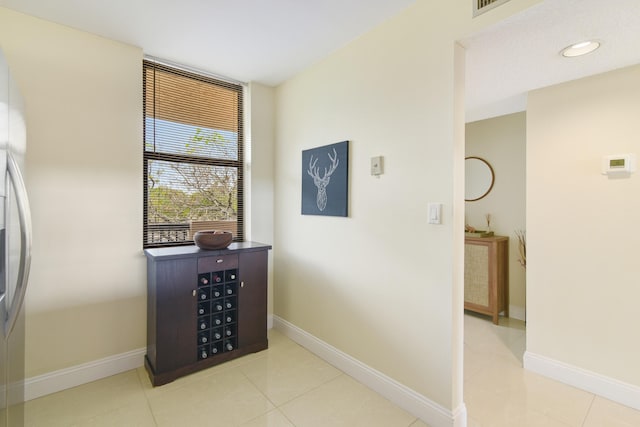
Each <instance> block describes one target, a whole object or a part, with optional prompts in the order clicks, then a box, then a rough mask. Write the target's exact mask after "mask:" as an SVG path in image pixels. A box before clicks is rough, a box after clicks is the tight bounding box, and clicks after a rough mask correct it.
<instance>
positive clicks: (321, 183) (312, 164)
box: [307, 148, 340, 211]
mask: <svg viewBox="0 0 640 427" xmlns="http://www.w3.org/2000/svg"><path fill="white" fill-rule="evenodd" d="M327 156H329V160H331V166H330V167H329V169H328V170H327V168H324V175H322V178H320V172H319V169H320V168H319V167H318V166H316V164H317V163H318V158H317V157H316V159H315V160H314V159H313V155H312V156H311V158H310V159H309V169H308V170H307V173H308V174H309V176H311V177H312V178H313V183H314V184H315V185H316V187H317V188H318V195H317V196H316V203H317V205H318V209H320V211H323V210H324V208H326V207H327V186H328V185H329V180H330V179H331V174H333V172H335V170H336V168H337V167H338V163H340V160H339V159H338V153H337V152H336V149H335V148H334V149H333V157H331V153H327Z"/></svg>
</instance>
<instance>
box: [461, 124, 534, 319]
mask: <svg viewBox="0 0 640 427" xmlns="http://www.w3.org/2000/svg"><path fill="white" fill-rule="evenodd" d="M466 155H467V156H476V157H481V158H483V159H485V160H486V161H488V162H489V164H491V167H492V168H493V170H494V173H495V183H494V186H493V189H492V190H491V192H490V193H489V194H488V195H487V196H486V197H485V198H483V199H481V200H477V201H475V202H466V203H465V216H466V221H467V223H468V224H470V225H471V226H473V227H476V228H477V229H485V228H486V221H485V214H487V213H488V214H491V218H492V220H491V228H492V230H493V231H494V232H495V234H497V235H502V236H508V237H509V305H510V308H511V313H510V315H511V316H512V317H517V318H520V319H522V320H524V317H525V307H526V298H525V291H526V287H525V276H526V275H525V270H524V268H522V266H521V265H520V263H519V262H518V258H519V253H518V239H517V236H516V234H515V232H516V230H524V229H525V228H526V227H525V204H526V203H525V196H526V191H525V190H526V114H525V113H516V114H509V115H507V116H501V117H496V118H493V119H487V120H480V121H477V122H473V123H468V124H467V126H466Z"/></svg>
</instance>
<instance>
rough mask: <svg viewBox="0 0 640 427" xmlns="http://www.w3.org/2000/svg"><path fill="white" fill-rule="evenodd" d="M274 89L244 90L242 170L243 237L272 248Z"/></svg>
mask: <svg viewBox="0 0 640 427" xmlns="http://www.w3.org/2000/svg"><path fill="white" fill-rule="evenodd" d="M275 92H276V91H275V89H274V88H271V87H268V86H264V85H261V84H258V83H251V84H250V85H249V87H248V89H247V91H246V98H245V100H246V102H247V107H248V111H249V117H248V123H249V126H248V127H247V129H248V135H247V148H248V150H247V151H246V153H245V158H246V167H245V171H246V174H247V176H249V177H250V178H249V179H248V183H249V188H248V189H247V191H246V192H245V194H250V195H251V197H247V198H246V199H245V201H246V203H247V206H246V215H247V217H246V218H245V219H246V220H247V237H248V239H249V240H252V241H256V242H260V243H266V244H269V245H273V238H274V236H273V222H274V219H273V215H274V206H273V196H274V185H273V168H274V151H275V149H274V146H275V145H274V144H275ZM268 295H269V298H268V304H269V306H268V309H267V313H269V314H272V313H273V251H271V252H269V289H268Z"/></svg>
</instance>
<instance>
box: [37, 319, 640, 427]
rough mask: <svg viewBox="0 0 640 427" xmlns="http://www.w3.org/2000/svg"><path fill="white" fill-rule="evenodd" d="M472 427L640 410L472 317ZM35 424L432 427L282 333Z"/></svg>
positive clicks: (85, 399) (634, 417) (134, 380)
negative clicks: (537, 368) (565, 375)
mask: <svg viewBox="0 0 640 427" xmlns="http://www.w3.org/2000/svg"><path fill="white" fill-rule="evenodd" d="M464 347H465V383H464V387H465V390H464V399H465V403H466V405H467V412H468V415H469V421H468V426H469V427H502V426H505V427H518V426H535V427H538V426H559V427H567V426H575V427H638V426H640V412H639V411H634V410H632V409H630V408H628V407H625V406H621V405H618V404H616V403H613V402H610V401H608V400H606V399H602V398H600V397H596V396H594V395H593V394H590V393H587V392H584V391H581V390H578V389H575V388H573V387H570V386H566V385H564V384H561V383H558V382H555V381H552V380H549V379H546V378H544V377H541V376H539V375H536V374H533V373H531V372H527V371H524V370H523V369H522V354H523V352H524V348H525V328H524V323H523V322H520V321H517V320H513V319H500V325H497V326H496V325H493V324H492V323H491V321H490V320H488V318H486V317H479V316H474V315H465V343H464ZM25 422H26V425H27V426H46V427H57V426H109V427H111V426H118V427H120V426H141V427H145V426H171V427H174V426H180V427H181V426H223V427H227V426H245V427H267V426H268V427H291V426H294V427H307V426H310V427H313V426H323V427H326V426H345V427H346V426H349V427H351V426H362V427H377V426H379V427H393V426H399V427H400V426H402V427H409V426H411V427H428V426H427V425H426V424H425V423H423V422H422V421H420V420H417V419H416V418H415V417H414V416H412V415H411V414H408V413H407V412H405V411H403V410H402V409H400V408H398V407H397V406H395V405H394V404H392V403H391V402H389V401H388V400H386V399H385V398H383V397H382V396H380V395H378V394H377V393H375V392H373V391H371V390H370V389H368V388H366V387H365V386H363V385H362V384H360V383H358V382H357V381H355V380H354V379H352V378H351V377H349V376H347V375H345V374H343V373H342V372H341V371H339V370H337V369H335V368H334V367H332V366H331V365H329V364H327V363H325V362H324V361H322V360H321V359H319V358H318V357H316V356H315V355H313V354H312V353H310V352H308V351H307V350H305V349H304V348H302V347H300V346H299V345H297V344H296V343H294V342H293V341H291V340H289V339H288V338H286V337H285V336H283V335H282V334H280V333H279V332H277V331H274V330H272V331H269V349H268V350H265V351H263V352H260V353H256V354H252V355H248V356H245V357H242V358H240V359H236V360H233V361H230V362H228V363H225V364H223V365H219V366H216V367H213V368H210V369H207V370H206V371H201V372H198V373H196V374H193V375H190V376H188V377H184V378H180V379H178V380H176V381H174V382H172V383H170V384H167V385H164V386H161V387H155V388H154V387H152V386H151V384H150V382H149V379H148V377H147V374H146V372H145V371H144V369H143V368H140V369H137V370H133V371H128V372H125V373H122V374H119V375H115V376H113V377H109V378H105V379H102V380H99V381H95V382H92V383H89V384H85V385H82V386H79V387H75V388H72V389H69V390H65V391H62V392H59V393H55V394H51V395H49V396H44V397H41V398H39V399H35V400H32V401H29V402H27V403H26V404H25Z"/></svg>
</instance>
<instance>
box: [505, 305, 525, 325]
mask: <svg viewBox="0 0 640 427" xmlns="http://www.w3.org/2000/svg"><path fill="white" fill-rule="evenodd" d="M509 317H513V318H514V319H518V320H522V321H523V322H524V321H526V320H527V312H526V310H525V308H524V307H520V306H517V305H511V304H509Z"/></svg>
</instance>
